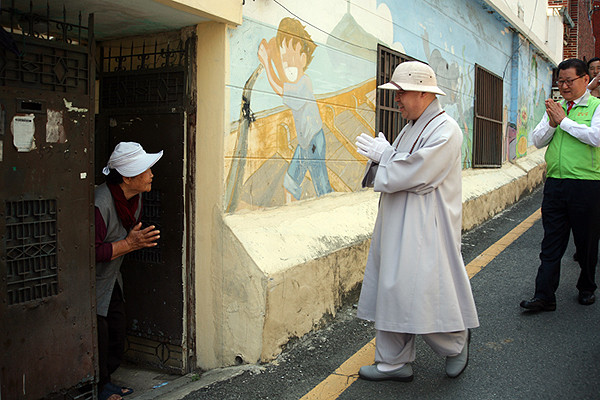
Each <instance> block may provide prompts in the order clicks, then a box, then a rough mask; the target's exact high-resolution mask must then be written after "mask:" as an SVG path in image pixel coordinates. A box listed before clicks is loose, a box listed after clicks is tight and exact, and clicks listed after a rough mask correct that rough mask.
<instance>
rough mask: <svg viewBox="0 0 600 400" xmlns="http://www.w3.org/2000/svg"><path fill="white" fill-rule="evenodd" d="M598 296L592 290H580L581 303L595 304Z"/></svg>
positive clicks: (585, 304)
mask: <svg viewBox="0 0 600 400" xmlns="http://www.w3.org/2000/svg"><path fill="white" fill-rule="evenodd" d="M595 301H596V296H595V295H594V293H592V292H579V304H582V305H584V306H589V305H591V304H594V302H595Z"/></svg>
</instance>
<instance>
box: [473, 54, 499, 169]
mask: <svg viewBox="0 0 600 400" xmlns="http://www.w3.org/2000/svg"><path fill="white" fill-rule="evenodd" d="M502 85H503V82H502V78H500V77H499V76H497V75H494V74H493V73H491V72H489V71H487V70H486V69H484V68H483V67H481V66H480V65H477V64H475V108H474V110H475V121H474V126H473V167H488V168H489V167H492V168H498V167H501V166H502Z"/></svg>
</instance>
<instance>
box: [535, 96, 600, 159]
mask: <svg viewBox="0 0 600 400" xmlns="http://www.w3.org/2000/svg"><path fill="white" fill-rule="evenodd" d="M586 95H587V96H590V92H589V91H587V90H586V92H585V93H584V94H583V96H581V97H580V98H578V99H576V100H574V101H573V102H574V104H573V107H576V106H577V105H578V104H579V103H580V102H581V101H582V99H583V98H584V97H586ZM560 128H561V129H562V130H563V131H565V132H567V133H568V134H569V135H571V136H573V137H574V138H576V139H578V140H579V141H581V142H583V143H585V144H588V145H590V146H594V147H600V106H599V107H597V108H596V111H594V115H593V116H592V122H591V124H590V126H587V125H585V124H578V123H577V122H575V121H573V120H572V119H570V118H569V117H565V118H563V120H562V121H561V122H560ZM555 131H556V128H553V127H551V126H550V120H549V119H548V113H547V112H546V113H544V116H543V117H542V120H541V121H540V123H539V124H538V125H537V126H536V127H535V129H534V130H533V131H532V132H531V138H532V140H533V144H534V145H535V147H537V148H538V149H541V148H542V147H544V146H547V145H548V143H550V141H551V140H552V137H553V136H554V132H555Z"/></svg>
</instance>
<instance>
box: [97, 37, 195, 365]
mask: <svg viewBox="0 0 600 400" xmlns="http://www.w3.org/2000/svg"><path fill="white" fill-rule="evenodd" d="M190 42H191V39H190V40H188V41H187V42H184V41H181V42H178V43H176V44H175V45H172V44H171V43H166V44H162V45H161V44H159V43H158V42H157V41H153V43H152V44H147V43H146V42H145V41H143V42H142V43H141V44H140V43H137V44H135V45H134V44H133V43H131V44H130V45H129V46H125V47H123V46H121V45H119V46H118V47H110V46H108V45H107V47H104V45H103V46H102V47H101V54H102V57H101V65H102V72H101V74H100V114H99V116H98V127H97V131H96V145H97V155H96V162H97V164H98V165H100V164H101V163H105V162H106V160H107V159H108V156H109V155H110V152H111V151H112V149H113V148H114V146H115V145H116V144H117V143H118V142H121V141H135V142H139V143H141V144H142V146H143V147H144V149H146V151H148V152H157V151H160V150H164V156H163V158H162V159H161V160H160V161H159V162H158V163H157V164H156V165H155V166H154V167H152V171H153V174H154V180H153V182H152V191H151V192H149V193H145V194H144V195H143V202H144V206H143V209H142V222H143V224H144V225H145V226H147V225H156V226H157V227H158V229H160V231H161V238H160V240H159V244H158V246H156V247H153V248H149V249H144V250H140V251H137V252H133V253H130V254H129V255H128V256H127V258H126V260H125V261H124V263H123V267H122V268H121V272H122V274H123V281H124V282H123V286H124V288H123V289H124V295H125V300H126V309H127V319H128V323H127V330H128V337H127V347H126V357H127V358H128V359H129V360H131V361H135V362H139V363H144V364H150V365H152V366H154V367H157V368H160V369H163V370H167V371H172V372H177V373H185V372H187V371H188V368H193V366H194V364H193V363H190V362H188V361H189V360H188V355H191V354H193V352H192V351H190V346H193V337H189V332H187V331H186V321H188V319H187V318H186V306H188V305H191V304H189V303H193V301H190V302H187V303H186V300H185V299H186V297H187V295H186V293H189V291H190V290H192V289H191V288H190V287H193V282H190V281H189V280H188V279H185V277H186V276H187V275H188V274H189V271H188V270H184V268H183V265H184V264H185V263H184V261H185V248H184V245H183V240H184V217H185V214H184V201H185V199H186V198H187V197H186V196H187V195H184V176H185V173H184V160H185V158H186V154H185V152H186V146H185V143H184V142H185V137H186V131H187V128H188V127H187V124H188V118H189V117H190V114H193V112H190V106H189V104H190V101H189V98H188V93H189V91H188V83H187V79H188V76H189V74H188V71H187V68H188V65H189V60H188V57H189V47H190V44H191V43H190ZM102 165H104V164H102ZM99 169H100V168H97V170H99ZM102 180H103V178H102V177H99V179H98V183H100V182H101V181H102ZM188 268H191V265H190V266H189V267H188ZM187 315H189V313H188V314H187ZM184 333H188V335H186V334H184Z"/></svg>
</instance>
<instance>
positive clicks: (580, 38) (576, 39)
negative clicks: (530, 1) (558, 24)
mask: <svg viewBox="0 0 600 400" xmlns="http://www.w3.org/2000/svg"><path fill="white" fill-rule="evenodd" d="M548 6H549V7H563V22H564V26H565V30H564V48H563V58H565V59H567V58H580V59H582V60H584V61H585V60H589V59H590V58H592V57H596V56H598V55H599V54H600V52H599V50H600V49H599V46H600V40H596V39H595V38H594V36H600V0H549V1H548ZM595 10H597V11H595ZM592 21H596V24H595V29H592Z"/></svg>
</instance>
